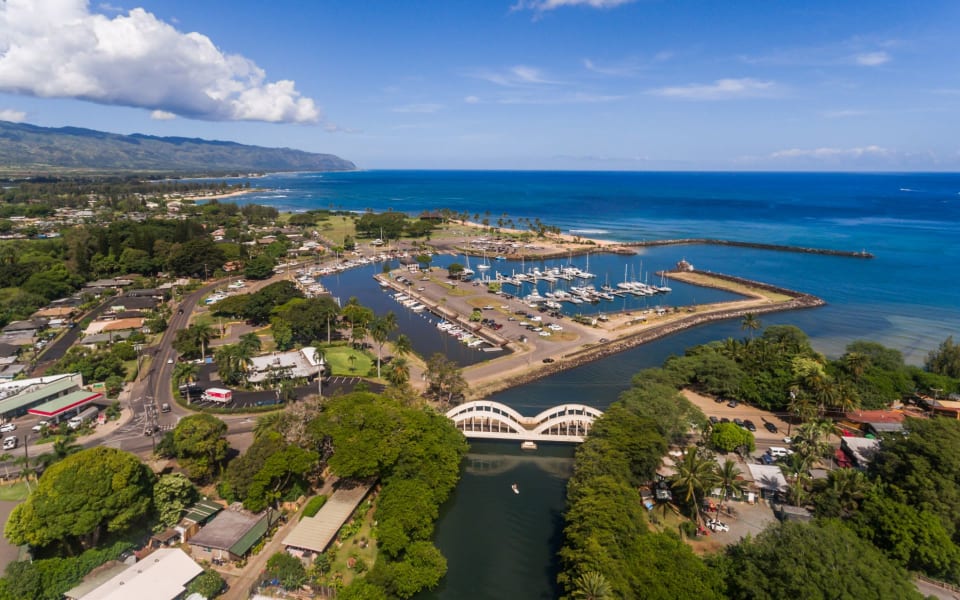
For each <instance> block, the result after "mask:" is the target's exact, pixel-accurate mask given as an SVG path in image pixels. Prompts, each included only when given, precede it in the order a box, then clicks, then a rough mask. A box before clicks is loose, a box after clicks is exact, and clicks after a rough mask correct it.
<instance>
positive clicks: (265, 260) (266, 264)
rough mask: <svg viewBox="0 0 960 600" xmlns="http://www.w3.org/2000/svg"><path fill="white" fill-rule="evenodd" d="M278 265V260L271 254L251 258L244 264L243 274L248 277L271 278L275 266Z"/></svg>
mask: <svg viewBox="0 0 960 600" xmlns="http://www.w3.org/2000/svg"><path fill="white" fill-rule="evenodd" d="M275 266H277V262H276V260H274V258H273V257H272V256H270V255H269V254H261V255H260V256H257V257H254V258H251V259H250V260H248V261H247V264H245V265H244V266H243V276H244V277H246V278H247V279H257V280H259V279H269V278H270V276H271V275H273V268H274V267H275Z"/></svg>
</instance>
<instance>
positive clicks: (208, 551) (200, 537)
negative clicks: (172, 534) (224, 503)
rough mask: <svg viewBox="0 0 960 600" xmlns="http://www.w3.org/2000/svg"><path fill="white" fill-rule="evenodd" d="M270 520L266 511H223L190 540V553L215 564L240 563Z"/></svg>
mask: <svg viewBox="0 0 960 600" xmlns="http://www.w3.org/2000/svg"><path fill="white" fill-rule="evenodd" d="M273 520H275V517H274V518H273V519H272V518H271V511H270V510H267V512H265V513H261V514H259V515H254V514H250V513H248V512H246V511H242V510H232V509H231V510H225V511H223V512H221V513H220V514H218V515H217V516H216V518H215V519H213V520H212V521H210V523H209V524H207V525H206V526H205V527H204V528H203V529H201V530H200V532H199V533H197V535H195V536H193V537H192V538H191V539H190V541H189V542H188V543H189V544H190V553H191V554H192V555H193V557H194V558H195V559H197V560H209V561H210V562H213V563H215V564H216V563H217V562H233V561H237V560H240V559H241V558H243V557H244V556H246V555H247V553H248V552H250V548H253V546H254V545H255V544H256V543H257V542H259V541H260V538H262V537H263V536H264V535H266V533H267V530H268V529H269V528H270V523H272V522H273Z"/></svg>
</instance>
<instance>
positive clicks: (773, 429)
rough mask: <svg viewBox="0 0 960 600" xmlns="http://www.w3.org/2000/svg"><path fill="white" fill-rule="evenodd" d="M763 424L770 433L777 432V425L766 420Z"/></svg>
mask: <svg viewBox="0 0 960 600" xmlns="http://www.w3.org/2000/svg"><path fill="white" fill-rule="evenodd" d="M763 426H764V428H765V429H766V430H767V431H769V432H770V433H777V426H776V425H774V424H773V423H771V422H770V421H767V422H766V423H764V424H763Z"/></svg>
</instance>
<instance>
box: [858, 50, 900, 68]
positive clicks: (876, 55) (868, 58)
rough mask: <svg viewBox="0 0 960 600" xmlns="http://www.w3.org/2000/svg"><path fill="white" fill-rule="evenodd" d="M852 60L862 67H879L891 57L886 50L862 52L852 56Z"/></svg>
mask: <svg viewBox="0 0 960 600" xmlns="http://www.w3.org/2000/svg"><path fill="white" fill-rule="evenodd" d="M853 58H854V61H855V62H856V63H857V64H858V65H861V66H864V67H879V66H880V65H882V64H886V63H888V62H890V60H891V59H892V57H891V56H890V55H889V54H887V53H886V52H883V51H880V52H864V53H862V54H857V55H856V56H854V57H853Z"/></svg>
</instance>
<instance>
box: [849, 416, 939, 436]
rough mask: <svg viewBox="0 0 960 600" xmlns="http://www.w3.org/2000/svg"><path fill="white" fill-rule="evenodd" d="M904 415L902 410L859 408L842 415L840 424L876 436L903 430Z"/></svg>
mask: <svg viewBox="0 0 960 600" xmlns="http://www.w3.org/2000/svg"><path fill="white" fill-rule="evenodd" d="M917 416H921V415H917ZM906 417H907V415H906V413H904V411H902V410H859V411H853V412H848V413H847V414H846V415H844V418H843V422H842V423H841V425H847V426H848V427H852V428H854V429H857V430H859V431H860V433H861V434H863V435H874V436H876V435H879V434H881V433H895V432H900V431H903V420H904V419H905V418H906Z"/></svg>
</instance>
